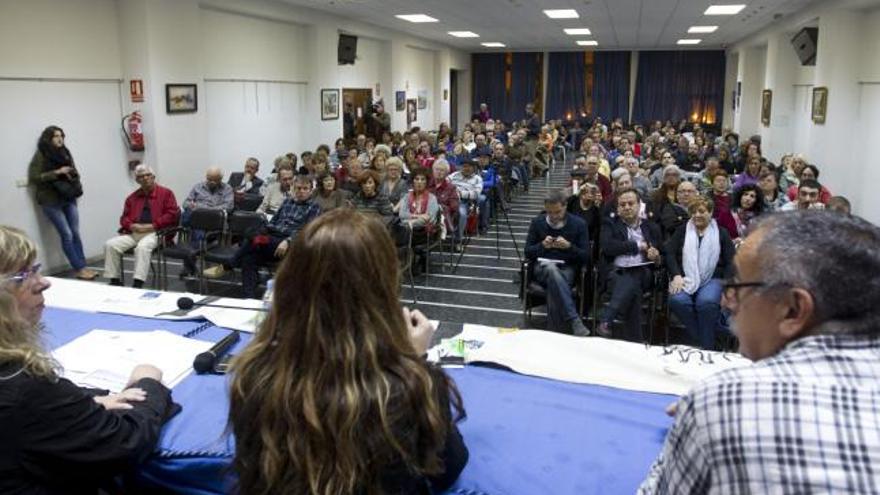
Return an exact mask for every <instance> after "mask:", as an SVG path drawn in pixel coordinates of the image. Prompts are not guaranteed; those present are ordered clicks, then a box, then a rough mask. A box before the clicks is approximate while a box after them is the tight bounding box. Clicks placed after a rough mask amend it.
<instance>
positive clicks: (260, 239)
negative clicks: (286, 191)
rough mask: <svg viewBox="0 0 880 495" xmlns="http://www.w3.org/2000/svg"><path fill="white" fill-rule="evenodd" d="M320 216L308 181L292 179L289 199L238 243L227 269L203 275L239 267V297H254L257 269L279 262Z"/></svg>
mask: <svg viewBox="0 0 880 495" xmlns="http://www.w3.org/2000/svg"><path fill="white" fill-rule="evenodd" d="M320 213H321V208H320V207H319V206H318V204H317V203H315V202H314V201H313V200H312V180H311V179H310V178H309V177H307V176H305V175H297V176H295V178H294V179H293V198H291V199H287V200H285V201H284V203H283V204H282V205H281V208H280V209H279V210H278V211H277V212H276V213H275V215H273V216H272V220H270V221H269V223H268V224H267V225H266V226H265V228H264V229H261V231H260V232H256V233H255V235H253V236H250V237H249V238H248V239H245V240H244V241H243V242H242V243H241V247H240V248H239V250H238V252H237V253H236V255H235V258H233V261H232V264H231V266H230V267H223V266H220V265H218V267H215V268H214V269H212V271H211V272H210V273H206V274H205V275H206V276H209V277H210V278H217V277H219V276H222V275H223V272H224V271H225V269H226V268H235V267H240V268H241V282H242V291H243V295H244V297H245V298H253V297H255V296H256V291H257V284H258V282H259V280H258V271H259V267H260V266H262V265H265V264H267V263H272V262H274V261H276V260H279V259H281V258H283V257H284V255H285V254H287V251H288V248H289V247H290V245H291V243H292V242H293V239H294V238H295V237H296V235H297V234H298V233H299V231H300V230H301V229H302V228H303V227H305V226H306V225H307V224H308V223H309V222H311V221H312V220H314V219H315V217H317V216H318V215H319V214H320Z"/></svg>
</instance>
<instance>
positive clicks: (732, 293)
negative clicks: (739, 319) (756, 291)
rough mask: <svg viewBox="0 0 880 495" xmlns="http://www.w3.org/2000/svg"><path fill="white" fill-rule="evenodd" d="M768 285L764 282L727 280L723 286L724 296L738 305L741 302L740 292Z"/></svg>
mask: <svg viewBox="0 0 880 495" xmlns="http://www.w3.org/2000/svg"><path fill="white" fill-rule="evenodd" d="M766 286H767V284H766V283H764V282H757V281H756V282H738V281H737V280H736V279H735V278H732V279H728V280H725V281H724V283H722V284H721V289H722V293H723V294H724V298H725V299H727V300H728V301H730V302H732V303H734V304H738V303H739V302H740V298H739V290H740V289H745V288H747V287H766Z"/></svg>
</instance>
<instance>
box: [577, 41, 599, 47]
mask: <svg viewBox="0 0 880 495" xmlns="http://www.w3.org/2000/svg"><path fill="white" fill-rule="evenodd" d="M577 44H578V45H580V46H599V42H598V41H596V40H580V41H578V42H577Z"/></svg>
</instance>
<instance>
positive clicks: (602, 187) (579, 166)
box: [572, 154, 614, 203]
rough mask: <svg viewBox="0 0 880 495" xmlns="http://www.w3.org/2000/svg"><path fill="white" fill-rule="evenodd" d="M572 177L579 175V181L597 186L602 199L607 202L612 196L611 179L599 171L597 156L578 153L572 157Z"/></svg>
mask: <svg viewBox="0 0 880 495" xmlns="http://www.w3.org/2000/svg"><path fill="white" fill-rule="evenodd" d="M572 176H573V177H579V179H578V180H580V182H581V183H585V182H589V183H590V184H596V185H597V186H599V191H600V192H601V193H602V199H603V200H604V201H605V202H606V203H608V202H610V201H611V199H612V198H613V197H614V192H613V191H612V189H611V181H610V180H608V178H607V177H605V176H604V175H602V174H600V173H599V158H598V157H597V156H593V155H584V154H580V155H578V156H577V157H576V158H575V159H574V170H573V171H572Z"/></svg>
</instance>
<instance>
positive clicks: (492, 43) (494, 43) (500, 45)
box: [480, 41, 505, 48]
mask: <svg viewBox="0 0 880 495" xmlns="http://www.w3.org/2000/svg"><path fill="white" fill-rule="evenodd" d="M480 44H481V45H483V46H485V47H487V48H504V46H505V45H504V43H499V42H497V41H490V42H488V43H480Z"/></svg>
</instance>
